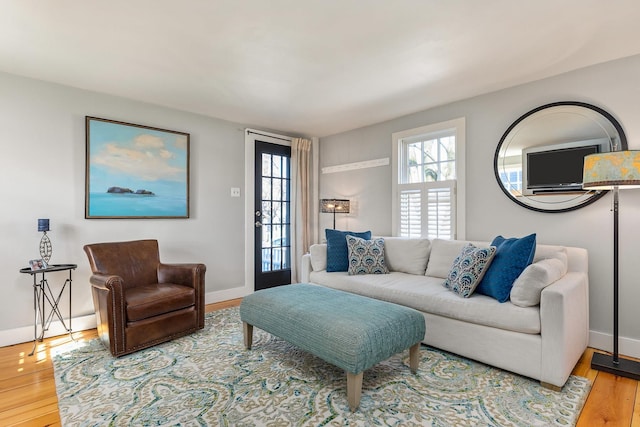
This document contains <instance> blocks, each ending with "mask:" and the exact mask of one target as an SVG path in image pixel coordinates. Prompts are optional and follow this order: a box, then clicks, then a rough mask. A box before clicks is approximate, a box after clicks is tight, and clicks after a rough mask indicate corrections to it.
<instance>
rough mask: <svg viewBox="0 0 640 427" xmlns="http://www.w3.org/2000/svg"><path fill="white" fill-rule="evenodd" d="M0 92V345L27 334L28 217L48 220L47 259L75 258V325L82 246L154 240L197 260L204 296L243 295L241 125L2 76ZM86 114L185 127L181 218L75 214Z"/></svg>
mask: <svg viewBox="0 0 640 427" xmlns="http://www.w3.org/2000/svg"><path fill="white" fill-rule="evenodd" d="M0 94H1V95H0V146H1V147H2V154H1V155H0V186H1V187H0V194H1V198H0V200H1V202H0V203H1V207H0V236H1V237H0V241H1V243H0V277H2V281H1V282H0V284H1V288H2V297H1V298H0V345H6V344H10V343H14V342H20V341H26V340H29V339H31V338H32V337H33V329H32V328H33V326H32V325H33V300H32V287H31V283H32V281H31V277H30V276H29V275H26V274H20V273H19V272H18V270H19V269H20V268H21V267H24V266H26V265H27V261H28V260H29V259H33V258H40V255H39V249H38V245H39V241H40V238H41V236H42V233H39V232H38V231H37V219H38V218H50V220H51V231H50V232H49V233H48V235H49V237H50V239H51V241H52V243H53V257H52V259H51V262H52V263H75V264H78V268H77V270H76V271H75V272H74V273H73V302H72V305H73V307H72V308H73V313H72V314H73V317H74V318H80V320H78V321H77V322H76V327H80V326H83V322H82V320H83V316H85V315H86V317H85V318H84V320H85V322H84V325H85V326H87V327H90V326H91V322H92V321H93V313H94V311H93V301H92V299H91V293H90V288H89V282H88V280H89V276H90V271H89V266H88V262H87V259H86V255H85V254H84V252H83V250H82V246H83V245H84V244H86V243H91V242H100V241H116V240H133V239H139V238H155V239H158V240H159V242H160V256H161V259H162V260H163V261H165V262H202V263H204V264H206V266H207V274H206V291H207V298H206V300H207V302H213V301H216V300H222V299H229V298H235V297H238V296H241V295H243V292H244V286H245V277H244V211H245V209H244V195H243V197H239V198H231V197H230V188H231V187H240V188H242V189H244V133H243V130H244V128H245V126H244V125H240V124H237V123H231V122H226V121H223V120H217V119H212V118H208V117H204V116H199V115H195V114H189V113H185V112H181V111H176V110H172V109H168V108H163V107H159V106H153V105H149V104H144V103H140V102H134V101H130V100H126V99H123V98H117V97H112V96H107V95H102V94H98V93H94V92H88V91H83V90H78V89H73V88H69V87H65V86H60V85H55V84H50V83H45V82H41V81H37V80H32V79H27V78H22V77H17V76H12V75H9V74H2V73H0ZM87 115H88V116H95V117H100V118H107V119H114V120H120V121H125V122H130V123H136V124H142V125H148V126H155V127H160V128H164V129H171V130H177V131H182V132H187V133H190V134H191V146H190V152H191V184H190V185H191V189H190V199H191V209H190V210H191V218H190V219H165V220H163V219H149V220H143V219H137V220H129V219H121V220H114V219H91V220H87V219H84V185H85V121H84V120H85V116H87ZM64 277H65V275H64V274H62V273H55V274H51V275H50V279H51V280H50V284H51V285H52V287H53V288H54V289H57V288H58V287H59V285H60V284H61V281H63V280H64ZM65 299H66V296H65ZM67 310H68V305H67V304H66V303H63V312H64V313H67V312H68V311H67ZM93 324H94V325H95V322H94V321H93Z"/></svg>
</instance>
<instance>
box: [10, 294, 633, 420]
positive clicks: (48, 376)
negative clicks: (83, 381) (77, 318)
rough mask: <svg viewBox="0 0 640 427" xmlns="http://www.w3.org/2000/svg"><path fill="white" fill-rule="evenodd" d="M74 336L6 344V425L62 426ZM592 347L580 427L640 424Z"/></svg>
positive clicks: (623, 385)
mask: <svg viewBox="0 0 640 427" xmlns="http://www.w3.org/2000/svg"><path fill="white" fill-rule="evenodd" d="M239 304H240V299H236V300H231V301H225V302H221V303H216V304H209V305H208V306H207V312H210V311H214V310H220V309H223V308H228V307H234V306H237V305H239ZM73 336H74V338H75V339H76V340H88V339H93V338H95V337H96V336H97V334H96V330H95V329H93V330H89V331H81V332H75V333H74V334H73ZM69 341H70V338H69V337H68V336H67V335H62V336H58V337H52V338H46V339H45V340H44V342H42V343H38V346H37V349H36V353H35V354H34V355H33V356H28V354H29V353H30V352H31V347H32V345H33V344H32V343H31V342H28V343H23V344H16V345H12V346H7V347H2V348H0V426H60V417H59V415H58V399H57V397H56V387H55V383H54V378H53V365H52V363H51V357H50V351H51V350H52V349H55V348H56V347H57V346H60V345H64V344H66V343H68V342H69ZM592 354H593V349H591V348H589V349H587V350H586V351H585V353H584V354H583V355H582V358H581V359H580V361H579V362H578V364H577V365H576V367H575V368H574V370H573V373H574V374H576V375H580V376H583V377H587V378H589V379H590V380H591V381H592V382H593V387H592V389H591V392H590V393H589V397H588V398H587V402H586V404H585V406H584V408H583V410H582V413H581V414H580V418H579V420H578V424H577V425H578V427H596V426H607V427H614V426H625V427H640V387H639V384H640V383H639V382H638V381H634V380H630V379H628V378H622V377H616V376H614V375H611V374H607V373H604V372H598V371H594V370H592V369H591V368H590V365H591V355H592Z"/></svg>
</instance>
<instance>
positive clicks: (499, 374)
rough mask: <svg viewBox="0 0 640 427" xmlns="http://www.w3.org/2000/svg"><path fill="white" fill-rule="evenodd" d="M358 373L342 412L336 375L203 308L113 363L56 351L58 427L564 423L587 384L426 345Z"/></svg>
mask: <svg viewBox="0 0 640 427" xmlns="http://www.w3.org/2000/svg"><path fill="white" fill-rule="evenodd" d="M420 356H421V361H420V369H419V371H418V374H417V375H413V374H411V372H410V370H409V367H408V358H409V354H408V351H405V352H404V353H402V354H399V355H396V356H394V357H392V358H391V359H389V360H387V361H385V362H383V363H380V364H378V365H377V366H375V367H373V368H371V369H370V370H368V371H365V374H364V381H363V387H362V400H361V402H360V407H359V408H358V410H357V411H356V412H354V413H351V412H350V411H349V406H348V404H347V398H346V376H345V374H344V372H343V371H341V370H340V369H338V368H335V367H334V366H332V365H329V364H327V363H326V362H324V361H323V360H321V359H319V358H317V357H315V356H312V355H310V354H308V353H305V352H303V351H301V350H298V349H296V348H295V347H293V346H291V345H289V344H287V343H286V342H284V341H282V340H280V339H278V338H275V337H273V336H272V335H270V334H268V333H266V332H263V331H261V330H259V329H254V345H253V349H252V350H251V351H247V350H245V349H244V347H243V339H242V324H241V322H240V318H239V315H238V309H237V308H232V309H226V310H220V311H217V312H214V313H210V314H207V318H206V326H205V329H204V330H202V331H200V332H198V333H195V334H193V335H191V336H188V337H184V338H180V339H177V340H174V341H172V342H170V343H166V344H163V345H159V346H156V347H154V348H151V349H147V350H144V351H140V352H138V353H135V354H132V355H128V356H124V357H121V358H119V359H114V358H112V357H111V355H110V354H109V352H108V351H107V350H106V349H105V348H104V347H103V346H102V344H101V343H100V341H98V340H92V341H89V342H86V343H80V344H75V345H74V344H73V343H72V345H70V346H69V347H67V348H60V349H58V351H57V352H56V354H54V356H53V364H54V370H55V380H56V388H57V392H58V400H59V408H60V418H61V419H62V424H63V425H64V426H105V425H113V426H165V425H167V426H169V425H171V426H175V425H182V426H217V425H224V426H343V425H349V426H424V425H429V426H527V427H530V426H556V425H558V426H567V425H569V426H570V425H574V424H575V422H576V420H577V417H578V414H579V413H580V410H581V409H582V406H583V404H584V401H585V399H586V396H587V393H588V391H589V388H590V383H589V381H588V380H587V379H586V378H581V377H575V376H572V377H570V378H569V381H568V382H567V384H566V385H565V386H564V388H563V389H562V391H561V392H553V391H550V390H547V389H545V388H542V387H541V386H540V385H539V383H538V382H536V381H533V380H530V379H527V378H523V377H520V376H518V375H514V374H511V373H508V372H505V371H502V370H499V369H496V368H492V367H488V366H485V365H483V364H480V363H477V362H472V361H469V360H466V359H464V358H461V357H459V356H454V355H451V354H448V353H445V352H442V351H439V350H435V349H432V348H429V347H426V346H422V347H421V349H420Z"/></svg>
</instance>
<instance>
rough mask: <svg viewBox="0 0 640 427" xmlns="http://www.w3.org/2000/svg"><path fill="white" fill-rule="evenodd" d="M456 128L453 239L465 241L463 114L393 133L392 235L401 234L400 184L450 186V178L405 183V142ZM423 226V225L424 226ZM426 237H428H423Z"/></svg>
mask: <svg viewBox="0 0 640 427" xmlns="http://www.w3.org/2000/svg"><path fill="white" fill-rule="evenodd" d="M450 131H453V133H454V134H455V138H456V142H455V150H456V156H455V169H456V179H455V184H454V186H453V188H454V209H455V210H454V213H453V217H454V223H455V231H454V233H453V238H454V239H461V240H463V239H464V238H465V235H466V226H465V223H466V218H465V211H466V209H465V200H466V189H465V171H466V167H465V164H466V162H465V145H466V141H465V136H466V131H465V118H464V117H460V118H456V119H452V120H447V121H444V122H439V123H434V124H430V125H426V126H421V127H417V128H413V129H407V130H404V131H400V132H394V133H393V134H392V136H391V140H392V212H391V219H392V227H391V228H392V234H393V235H394V236H399V234H400V219H401V218H400V207H401V206H400V198H399V197H400V192H401V187H404V188H409V187H408V186H416V185H417V186H419V187H420V188H422V189H425V190H426V189H429V188H435V187H446V186H450V185H451V182H450V180H449V181H433V182H423V183H413V184H404V183H403V182H402V180H403V177H404V174H405V170H404V168H403V167H402V166H401V165H403V164H404V163H402V162H405V158H404V155H405V150H404V147H403V143H404V141H407V140H412V139H416V138H418V137H420V136H423V135H429V136H430V137H437V136H441V135H442V133H443V132H450ZM423 229H424V228H423ZM423 237H425V238H426V237H427V236H424V235H423Z"/></svg>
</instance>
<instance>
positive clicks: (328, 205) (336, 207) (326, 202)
mask: <svg viewBox="0 0 640 427" xmlns="http://www.w3.org/2000/svg"><path fill="white" fill-rule="evenodd" d="M350 207H351V204H350V202H349V200H347V199H320V212H322V213H332V214H333V228H334V230H335V228H336V212H338V213H349V209H350Z"/></svg>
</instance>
